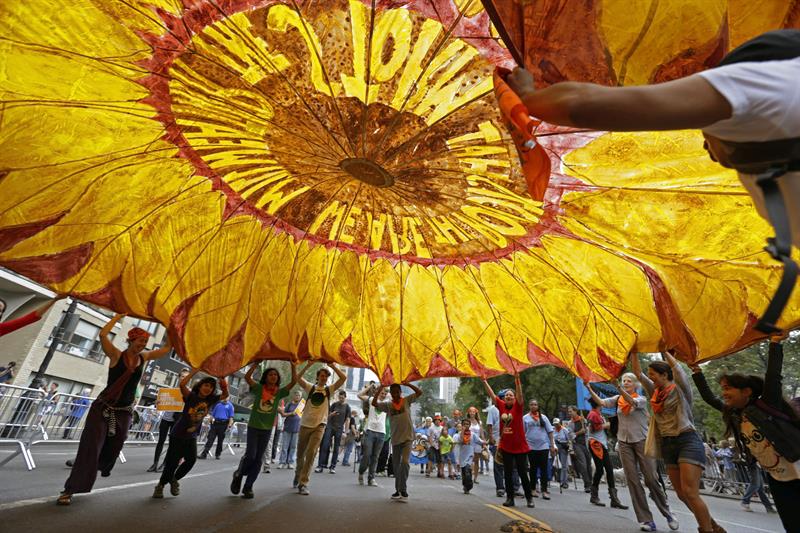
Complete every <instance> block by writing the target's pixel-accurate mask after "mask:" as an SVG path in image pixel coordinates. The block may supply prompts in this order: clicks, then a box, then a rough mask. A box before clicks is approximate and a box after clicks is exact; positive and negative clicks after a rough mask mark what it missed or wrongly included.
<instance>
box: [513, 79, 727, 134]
mask: <svg viewBox="0 0 800 533" xmlns="http://www.w3.org/2000/svg"><path fill="white" fill-rule="evenodd" d="M507 81H508V84H509V86H510V87H511V88H512V89H513V90H514V92H516V93H517V94H518V95H519V97H520V99H521V100H522V102H523V103H524V104H525V106H526V107H527V108H528V112H529V113H530V114H531V115H533V116H535V117H537V118H540V119H542V120H544V121H546V122H549V123H551V124H560V125H562V126H572V127H578V128H591V129H595V130H605V131H655V130H682V129H695V128H702V127H705V126H709V125H711V124H714V123H715V122H718V121H720V120H724V119H727V118H730V117H731V116H732V114H733V110H732V108H731V105H730V103H729V102H728V100H727V99H726V98H725V97H724V96H722V95H721V94H720V93H719V92H717V90H716V89H714V87H713V86H712V85H711V84H710V83H708V82H707V81H706V80H705V79H704V78H702V77H700V76H689V77H686V78H681V79H678V80H673V81H669V82H666V83H659V84H654V85H640V86H631V87H605V86H602V85H595V84H593V83H580V82H562V83H556V84H553V85H551V86H550V87H547V88H545V89H540V90H536V89H535V88H534V86H533V76H532V75H531V74H530V73H529V72H528V71H526V70H523V69H515V70H514V72H513V73H512V74H511V75H510V76H509V77H508V80H507Z"/></svg>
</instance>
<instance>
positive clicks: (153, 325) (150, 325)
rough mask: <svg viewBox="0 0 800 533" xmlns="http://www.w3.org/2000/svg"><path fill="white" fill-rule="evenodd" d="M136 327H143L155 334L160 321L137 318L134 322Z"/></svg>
mask: <svg viewBox="0 0 800 533" xmlns="http://www.w3.org/2000/svg"><path fill="white" fill-rule="evenodd" d="M132 324H133V327H134V328H142V329H143V330H145V331H146V332H148V333H149V334H150V335H153V334H155V332H156V330H157V329H158V322H150V321H149V320H142V319H140V318H137V319H136V320H134V321H133V322H132Z"/></svg>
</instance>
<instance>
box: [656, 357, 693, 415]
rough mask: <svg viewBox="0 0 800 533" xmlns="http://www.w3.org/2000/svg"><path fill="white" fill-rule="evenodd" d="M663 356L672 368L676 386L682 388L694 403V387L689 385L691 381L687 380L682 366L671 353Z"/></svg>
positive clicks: (688, 398)
mask: <svg viewBox="0 0 800 533" xmlns="http://www.w3.org/2000/svg"><path fill="white" fill-rule="evenodd" d="M661 355H662V356H663V357H664V359H665V360H666V361H667V363H668V364H669V366H670V367H671V368H672V377H673V379H674V380H675V384H677V385H678V387H680V388H681V390H682V391H683V394H684V396H686V399H687V400H688V401H689V403H692V399H693V398H694V393H693V392H692V387H691V386H690V385H689V380H688V379H686V373H685V372H684V371H683V368H682V367H681V364H680V363H679V362H678V360H677V359H675V356H673V355H672V354H671V353H670V352H668V351H667V352H661Z"/></svg>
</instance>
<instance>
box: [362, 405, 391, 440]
mask: <svg viewBox="0 0 800 533" xmlns="http://www.w3.org/2000/svg"><path fill="white" fill-rule="evenodd" d="M366 429H368V430H369V431H374V432H375V433H381V434H386V413H383V412H381V411H378V410H377V409H373V408H372V405H369V414H367V425H366Z"/></svg>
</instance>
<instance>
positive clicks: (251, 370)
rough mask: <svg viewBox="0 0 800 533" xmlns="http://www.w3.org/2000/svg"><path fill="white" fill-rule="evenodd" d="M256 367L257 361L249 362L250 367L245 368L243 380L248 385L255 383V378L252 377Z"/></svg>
mask: <svg viewBox="0 0 800 533" xmlns="http://www.w3.org/2000/svg"><path fill="white" fill-rule="evenodd" d="M257 368H258V362H255V363H253V364H251V365H250V368H248V369H247V374H245V375H244V380H245V381H246V382H247V385H248V386H250V387H252V386H253V385H256V380H254V379H253V374H254V373H255V371H256V369H257Z"/></svg>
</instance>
